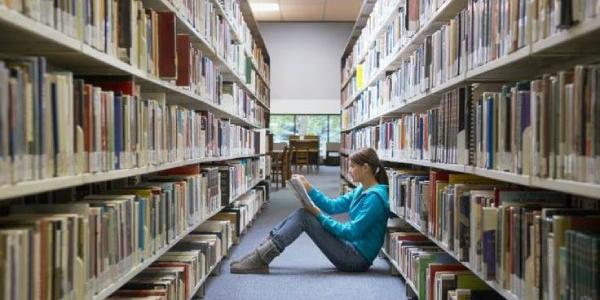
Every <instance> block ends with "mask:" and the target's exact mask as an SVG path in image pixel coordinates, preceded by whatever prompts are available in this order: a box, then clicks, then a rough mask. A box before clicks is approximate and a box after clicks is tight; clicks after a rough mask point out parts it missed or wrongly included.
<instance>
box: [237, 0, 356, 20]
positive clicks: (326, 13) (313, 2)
mask: <svg viewBox="0 0 600 300" xmlns="http://www.w3.org/2000/svg"><path fill="white" fill-rule="evenodd" d="M248 1H249V2H250V3H279V5H280V11H279V12H254V15H255V18H256V19H257V20H259V21H284V22H285V21H355V20H356V16H357V15H358V12H359V10H360V7H361V5H362V2H363V0H248Z"/></svg>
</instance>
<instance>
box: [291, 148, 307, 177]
mask: <svg viewBox="0 0 600 300" xmlns="http://www.w3.org/2000/svg"><path fill="white" fill-rule="evenodd" d="M294 156H295V162H296V164H295V165H294V167H295V169H296V172H301V171H302V167H306V172H307V173H310V168H309V166H310V159H309V156H308V150H306V149H296V150H294ZM298 170H300V171H298Z"/></svg>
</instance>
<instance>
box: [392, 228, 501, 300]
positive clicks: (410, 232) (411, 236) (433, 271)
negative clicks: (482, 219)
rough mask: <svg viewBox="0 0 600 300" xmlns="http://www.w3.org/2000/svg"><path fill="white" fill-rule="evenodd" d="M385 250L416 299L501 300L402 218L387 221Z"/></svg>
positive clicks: (475, 276)
mask: <svg viewBox="0 0 600 300" xmlns="http://www.w3.org/2000/svg"><path fill="white" fill-rule="evenodd" d="M384 251H385V252H386V254H387V255H388V258H389V259H390V260H391V262H392V264H394V265H395V266H397V268H398V271H399V272H400V274H401V275H402V276H403V277H404V279H405V280H406V282H407V283H408V287H409V288H411V289H414V291H413V292H414V294H416V296H417V297H418V299H427V300H443V299H473V300H475V299H482V300H483V299H486V300H493V299H504V298H503V297H502V296H500V295H499V294H498V293H496V292H495V291H493V290H492V289H491V288H490V287H489V286H488V285H487V284H486V283H485V282H484V281H483V280H481V279H480V278H478V277H477V275H475V274H473V273H472V272H471V271H469V270H468V269H467V268H465V267H464V266H463V265H461V264H460V263H459V262H457V261H456V260H455V259H454V258H453V257H452V256H450V255H449V254H448V253H446V252H445V251H444V250H443V249H441V248H439V247H438V246H436V245H435V244H434V243H433V242H431V241H430V240H429V239H428V238H427V237H426V236H425V235H422V234H421V233H419V232H416V231H415V230H414V229H413V228H410V226H408V225H406V223H403V222H402V220H401V219H398V218H395V219H390V220H388V234H387V236H386V239H385V242H384ZM459 295H460V298H457V297H458V296H459ZM453 297H454V298H453Z"/></svg>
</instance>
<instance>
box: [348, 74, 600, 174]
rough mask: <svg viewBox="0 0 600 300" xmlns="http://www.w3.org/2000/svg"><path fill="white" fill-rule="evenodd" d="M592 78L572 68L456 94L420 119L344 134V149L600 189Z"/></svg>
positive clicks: (599, 128) (473, 86)
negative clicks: (369, 149)
mask: <svg viewBox="0 0 600 300" xmlns="http://www.w3.org/2000/svg"><path fill="white" fill-rule="evenodd" d="M597 74H598V66H596V65H577V66H575V67H574V68H573V69H569V70H564V71H560V72H557V73H551V74H545V75H543V76H541V78H539V79H535V80H532V81H520V82H517V83H475V84H471V85H468V86H465V87H459V88H456V89H454V90H451V91H449V92H446V93H445V94H443V95H442V96H441V100H440V105H439V106H436V107H434V108H432V109H430V110H428V111H427V112H425V113H413V114H406V115H404V116H402V117H398V118H395V119H393V120H390V121H385V122H382V123H381V124H380V125H377V126H373V127H367V128H364V129H360V130H355V131H354V132H352V133H349V134H345V135H344V136H343V138H342V140H343V148H345V149H348V150H350V151H353V150H355V149H360V148H363V147H370V146H372V147H375V148H376V149H377V150H378V151H379V154H380V155H382V156H385V157H390V158H398V159H416V160H424V161H431V162H439V163H447V164H461V165H472V166H475V167H479V168H485V169H493V170H499V171H506V172H511V173H515V174H523V175H531V176H536V177H542V178H557V179H566V180H572V181H580V182H590V183H598V182H600V174H598V169H599V168H598V161H599V157H600V150H599V149H600V145H599V143H600V138H599V135H598V134H597V133H598V132H600V120H599V119H598V117H597V116H598V115H599V114H600V110H599V109H600V105H598V103H599V101H600V100H599V99H598V97H596V96H595V95H596V92H595V91H596V86H597V83H598V75H597Z"/></svg>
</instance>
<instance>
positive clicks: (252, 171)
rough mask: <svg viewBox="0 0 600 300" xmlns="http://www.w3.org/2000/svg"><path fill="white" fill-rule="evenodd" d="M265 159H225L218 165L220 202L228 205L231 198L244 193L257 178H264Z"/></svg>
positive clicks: (233, 198)
mask: <svg viewBox="0 0 600 300" xmlns="http://www.w3.org/2000/svg"><path fill="white" fill-rule="evenodd" d="M264 163H265V161H264V159H263V158H261V159H243V160H233V161H227V162H226V163H224V164H221V165H219V166H218V167H219V174H220V176H221V204H222V205H223V206H228V205H229V204H230V203H231V202H232V201H233V200H235V199H237V198H238V197H239V196H241V195H242V194H244V193H245V192H246V191H247V190H248V188H249V187H250V186H253V185H254V184H255V183H256V182H257V180H264V179H265V165H264Z"/></svg>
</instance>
